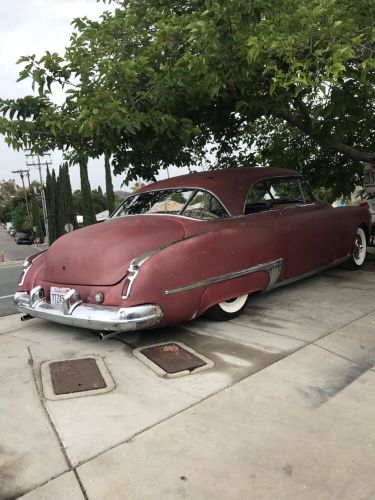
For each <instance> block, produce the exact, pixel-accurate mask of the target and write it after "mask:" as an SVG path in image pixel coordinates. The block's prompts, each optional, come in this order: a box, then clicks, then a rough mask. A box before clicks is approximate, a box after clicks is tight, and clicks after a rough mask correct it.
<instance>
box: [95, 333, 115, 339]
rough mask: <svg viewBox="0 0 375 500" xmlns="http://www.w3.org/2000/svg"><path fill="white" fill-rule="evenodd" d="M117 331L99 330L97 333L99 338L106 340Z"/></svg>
mask: <svg viewBox="0 0 375 500" xmlns="http://www.w3.org/2000/svg"><path fill="white" fill-rule="evenodd" d="M118 333H120V332H100V333H99V334H98V335H99V338H100V340H107V339H110V338H111V337H114V336H115V335H117V334H118Z"/></svg>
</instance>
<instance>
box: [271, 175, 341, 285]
mask: <svg viewBox="0 0 375 500" xmlns="http://www.w3.org/2000/svg"><path fill="white" fill-rule="evenodd" d="M272 189H273V191H274V196H275V201H274V205H275V206H278V207H279V209H280V214H281V217H280V227H281V230H282V233H283V235H284V241H285V251H286V269H285V277H286V279H288V278H293V277H296V276H300V275H303V274H305V273H309V272H311V271H314V270H316V269H319V268H322V267H325V266H327V265H329V264H330V263H331V262H333V261H334V260H335V259H336V258H337V251H338V243H339V237H340V231H339V228H338V227H337V226H338V222H339V221H338V219H337V218H335V217H334V214H333V212H332V210H333V209H332V207H331V206H330V205H329V204H328V203H325V202H319V201H317V200H315V199H314V198H313V196H312V195H311V193H309V192H308V190H307V189H306V188H303V186H302V184H301V181H300V179H299V178H296V177H295V178H288V179H285V178H284V179H282V178H280V179H275V180H274V181H273V186H272Z"/></svg>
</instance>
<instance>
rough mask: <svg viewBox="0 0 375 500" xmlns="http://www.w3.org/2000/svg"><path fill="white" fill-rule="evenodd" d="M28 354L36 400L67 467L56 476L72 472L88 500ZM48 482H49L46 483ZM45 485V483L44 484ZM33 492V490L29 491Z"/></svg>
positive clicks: (32, 360) (32, 361)
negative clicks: (47, 405) (50, 412)
mask: <svg viewBox="0 0 375 500" xmlns="http://www.w3.org/2000/svg"><path fill="white" fill-rule="evenodd" d="M27 350H28V352H29V366H30V369H31V373H32V376H33V380H34V384H35V388H36V392H37V394H38V399H39V402H40V405H41V407H42V408H43V411H44V414H45V415H46V417H47V420H48V422H49V424H50V426H51V429H52V431H53V433H54V434H55V437H56V439H57V442H58V443H59V446H60V450H61V452H62V454H63V455H64V459H65V462H66V464H67V466H68V470H67V471H64V472H63V473H62V474H60V475H58V476H57V477H60V476H62V475H63V474H65V473H66V472H68V471H73V473H74V475H75V478H76V480H77V482H78V485H79V487H80V489H81V491H82V495H83V497H84V498H85V500H88V496H87V493H86V490H85V488H84V486H83V484H82V481H81V478H80V477H79V475H78V473H77V471H76V467H73V465H72V463H71V461H70V458H69V456H68V454H67V452H66V449H65V446H64V443H63V441H62V439H61V436H60V434H59V433H58V430H57V429H56V426H55V424H54V422H53V420H52V417H51V415H50V414H49V411H48V409H47V407H46V405H45V403H44V399H43V395H42V394H41V392H40V389H39V386H38V382H37V379H36V374H35V369H34V358H33V354H32V352H31V349H30V347H28V348H27ZM47 482H49V481H47ZM45 484H46V483H45ZM31 491H33V490H31Z"/></svg>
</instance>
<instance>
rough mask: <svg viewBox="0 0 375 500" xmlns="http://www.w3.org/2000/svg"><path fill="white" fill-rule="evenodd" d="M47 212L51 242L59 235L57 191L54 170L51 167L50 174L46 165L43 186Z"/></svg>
mask: <svg viewBox="0 0 375 500" xmlns="http://www.w3.org/2000/svg"><path fill="white" fill-rule="evenodd" d="M45 196H46V205H47V214H48V230H49V243H50V244H52V243H53V242H54V241H55V240H56V239H57V238H58V237H59V236H60V231H59V221H58V205H57V204H58V191H57V182H56V174H55V170H53V169H52V174H51V173H50V171H49V168H48V167H47V175H46V187H45Z"/></svg>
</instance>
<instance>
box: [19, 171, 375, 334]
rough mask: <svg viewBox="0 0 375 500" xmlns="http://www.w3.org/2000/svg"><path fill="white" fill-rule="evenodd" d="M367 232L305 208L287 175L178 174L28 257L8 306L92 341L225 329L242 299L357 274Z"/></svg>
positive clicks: (353, 211) (305, 196)
mask: <svg viewBox="0 0 375 500" xmlns="http://www.w3.org/2000/svg"><path fill="white" fill-rule="evenodd" d="M370 227H371V217H370V213H369V211H368V209H366V208H364V207H344V208H340V209H336V208H333V207H332V206H331V205H330V204H329V203H326V202H323V201H319V200H317V199H315V197H314V196H313V194H312V193H311V191H310V189H309V186H308V184H307V183H306V182H304V181H303V179H302V178H301V176H300V175H299V174H298V173H296V172H294V171H292V170H286V169H280V168H237V169H227V170H216V171H210V172H201V173H195V174H190V175H184V176H180V177H175V178H171V179H168V180H164V181H160V182H156V183H154V184H150V185H148V186H145V187H143V188H141V189H140V190H138V191H136V192H135V193H133V194H132V195H131V196H129V197H128V198H126V199H125V201H124V202H123V203H122V205H121V206H120V207H119V208H118V209H117V210H116V211H115V212H114V213H113V214H112V216H111V218H110V219H108V220H107V221H104V222H102V223H101V224H95V225H92V226H88V227H84V228H82V229H78V230H77V231H73V232H71V233H68V234H66V235H64V236H62V237H61V238H59V239H58V240H56V241H55V242H54V243H53V244H52V245H51V247H50V248H49V249H48V250H47V251H46V252H43V253H38V254H34V255H32V256H31V257H29V258H28V259H27V260H26V261H25V264H24V271H23V273H22V276H21V278H20V281H19V286H18V291H17V293H16V294H15V298H14V299H15V304H16V305H17V307H18V309H19V310H20V311H22V312H24V313H27V314H28V315H30V316H33V317H39V318H44V319H48V320H51V321H55V322H57V323H63V324H67V325H72V326H79V327H84V328H89V329H92V330H99V331H102V332H113V331H133V330H139V329H145V328H152V327H156V326H165V325H169V324H173V323H177V322H181V321H187V320H190V319H193V318H196V317H197V316H200V315H203V314H205V315H206V316H208V317H210V318H211V319H215V320H219V321H221V320H227V319H231V318H234V317H235V316H237V315H238V314H240V313H241V312H242V311H243V309H244V308H245V305H246V302H247V299H248V297H249V296H251V294H253V293H257V292H264V291H267V290H270V289H272V288H275V287H277V286H280V285H283V284H286V283H291V282H292V281H295V280H297V279H300V278H303V277H305V276H309V275H311V274H313V273H316V272H318V271H321V270H323V269H326V268H329V267H332V266H336V265H338V264H341V263H344V262H345V263H346V265H347V266H348V267H349V268H351V269H358V268H360V267H361V266H362V264H363V262H364V260H365V255H366V245H367V242H368V240H369V237H370ZM106 336H108V335H106V334H104V333H102V338H103V337H104V338H105V337H106Z"/></svg>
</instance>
